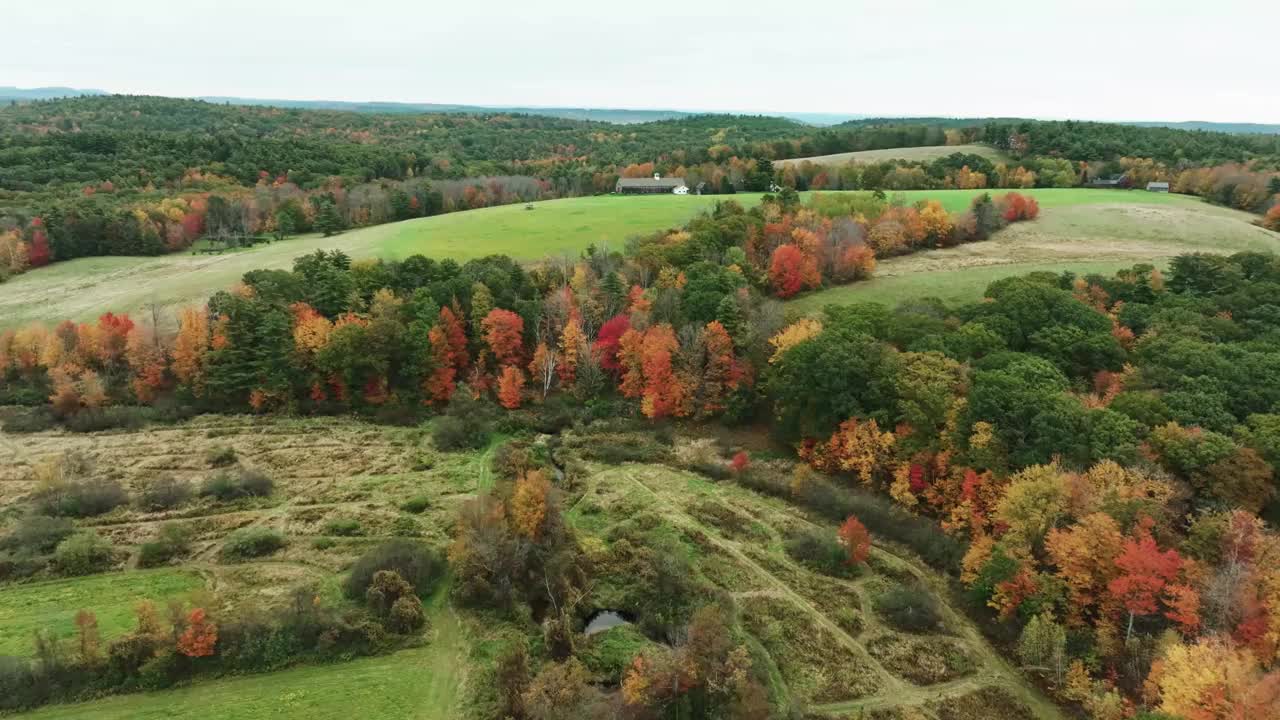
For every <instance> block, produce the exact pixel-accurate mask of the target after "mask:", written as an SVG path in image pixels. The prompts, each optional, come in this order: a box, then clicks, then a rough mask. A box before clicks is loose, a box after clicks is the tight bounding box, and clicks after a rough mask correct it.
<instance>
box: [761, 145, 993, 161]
mask: <svg viewBox="0 0 1280 720" xmlns="http://www.w3.org/2000/svg"><path fill="white" fill-rule="evenodd" d="M953 153H964V154H966V155H981V156H982V157H985V158H987V159H989V160H991V162H1004V161H1006V160H1008V159H1009V156H1007V155H1005V154H1004V152H1002V151H1000V150H997V149H995V148H993V147H990V146H988V145H930V146H924V147H904V148H889V149H887V150H859V151H857V152H846V153H835V154H832V155H812V156H810V157H801V158H787V159H786V160H774V161H773V164H774V165H783V166H785V165H793V164H795V165H798V164H800V163H802V162H805V161H808V162H811V163H813V164H815V165H847V164H848V163H850V162H864V163H868V162H880V161H882V160H915V161H919V162H930V161H933V160H937V159H938V158H944V157H946V156H948V155H951V154H953Z"/></svg>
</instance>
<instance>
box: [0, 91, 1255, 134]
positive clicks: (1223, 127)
mask: <svg viewBox="0 0 1280 720" xmlns="http://www.w3.org/2000/svg"><path fill="white" fill-rule="evenodd" d="M110 94H111V93H110V92H107V91H105V90H96V89H80V88H70V87H40V88H18V87H12V86H3V85H0V103H9V102H14V101H16V102H31V101H33V100H52V99H56V98H64V97H78V96H82V95H110ZM191 99H194V100H203V101H205V102H211V103H218V104H230V105H253V106H262V107H278V108H289V109H298V110H337V111H343V112H358V113H404V114H416V113H475V114H490V113H519V114H523V115H542V116H546V117H555V118H564V119H567V120H592V121H595V122H608V123H614V124H618V125H629V124H633V123H646V122H656V121H661V120H679V119H682V118H687V117H692V116H695V115H761V116H770V117H781V118H787V119H789V120H795V121H797V122H801V123H805V124H808V125H814V126H819V127H861V126H871V125H903V124H922V125H936V126H939V127H953V128H960V127H971V126H974V125H982V124H984V123H987V122H1006V123H1007V122H1017V121H1018V120H1023V119H1031V118H1007V117H973V118H965V117H943V116H903V117H892V116H875V115H858V114H853V113H821V112H761V111H737V110H734V111H728V110H722V111H705V110H702V111H698V110H635V109H626V108H574V107H536V106H518V105H462V104H451V103H410V102H383V101H372V100H371V101H368V102H349V101H345V100H281V99H271V98H247V97H237V96H231V95H200V96H195V97H193V98H191ZM1074 119H1077V120H1081V121H1082V122H1102V123H1109V124H1112V125H1133V126H1136V127H1166V128H1173V129H1176V130H1202V131H1207V132H1220V133H1232V134H1250V133H1254V134H1265V135H1276V134H1280V124H1268V123H1230V122H1208V121H1202V120H1188V121H1180V122H1164V121H1158V120H1133V121H1124V122H1112V121H1106V120H1085V119H1083V118H1074Z"/></svg>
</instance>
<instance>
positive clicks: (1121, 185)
mask: <svg viewBox="0 0 1280 720" xmlns="http://www.w3.org/2000/svg"><path fill="white" fill-rule="evenodd" d="M1085 187H1091V188H1110V189H1120V190H1125V189H1128V187H1129V178H1127V177H1125V176H1124V175H1117V176H1115V177H1109V178H1098V177H1096V178H1091V179H1090V180H1089V182H1087V183H1085Z"/></svg>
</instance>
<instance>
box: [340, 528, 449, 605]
mask: <svg viewBox="0 0 1280 720" xmlns="http://www.w3.org/2000/svg"><path fill="white" fill-rule="evenodd" d="M379 570H394V571H395V572H396V573H398V574H399V575H400V577H402V578H404V580H405V581H406V582H408V583H409V584H410V585H412V586H413V587H414V589H415V590H416V591H417V592H418V594H419V595H429V594H430V593H431V591H432V590H433V589H435V583H436V581H437V580H439V579H440V577H441V576H442V575H444V571H445V561H444V556H443V555H441V554H440V551H438V550H436V549H435V548H432V547H431V546H429V545H427V544H425V543H421V542H417V541H414V540H388V541H387V542H384V543H381V544H380V545H377V546H375V547H373V548H371V549H370V550H368V551H367V552H366V553H365V554H364V555H361V556H360V559H359V560H356V562H355V565H353V566H352V567H351V574H349V575H348V576H347V578H346V580H344V581H343V583H342V590H343V592H344V593H345V594H346V596H347V597H348V598H351V599H352V600H360V599H362V598H364V596H365V592H366V591H367V590H368V589H369V586H370V585H371V584H372V583H373V576H374V574H375V573H377V572H378V571H379Z"/></svg>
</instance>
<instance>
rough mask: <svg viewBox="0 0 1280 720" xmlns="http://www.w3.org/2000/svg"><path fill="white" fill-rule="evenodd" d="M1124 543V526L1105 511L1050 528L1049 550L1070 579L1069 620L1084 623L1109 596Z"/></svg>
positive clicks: (1064, 577)
mask: <svg viewBox="0 0 1280 720" xmlns="http://www.w3.org/2000/svg"><path fill="white" fill-rule="evenodd" d="M1123 543H1124V536H1123V535H1122V534H1121V532H1120V526H1119V525H1118V524H1117V523H1116V521H1115V520H1114V519H1112V518H1111V516H1109V515H1106V514H1105V513H1092V514H1090V515H1087V516H1085V517H1084V518H1081V519H1080V522H1078V523H1077V524H1075V525H1073V526H1071V527H1070V528H1067V529H1059V528H1053V529H1051V530H1050V531H1049V535H1048V538H1047V539H1046V541H1045V550H1046V551H1047V553H1048V555H1049V559H1050V560H1051V561H1052V563H1053V564H1054V565H1055V566H1056V567H1057V568H1058V577H1059V578H1061V579H1062V580H1063V582H1064V583H1066V586H1067V593H1068V596H1069V597H1070V600H1071V602H1069V603H1068V604H1067V610H1068V612H1069V613H1070V614H1069V615H1068V620H1069V621H1071V622H1073V623H1075V624H1079V623H1081V622H1082V621H1083V620H1084V618H1085V617H1087V616H1088V615H1089V614H1090V613H1092V612H1093V611H1094V610H1096V608H1097V606H1098V603H1100V602H1101V601H1102V600H1103V599H1104V598H1105V597H1106V596H1107V587H1108V585H1109V584H1110V582H1111V581H1112V580H1114V579H1115V578H1116V575H1117V574H1118V573H1119V568H1118V567H1117V566H1116V558H1117V557H1118V556H1119V555H1120V552H1121V550H1122V545H1123Z"/></svg>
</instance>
